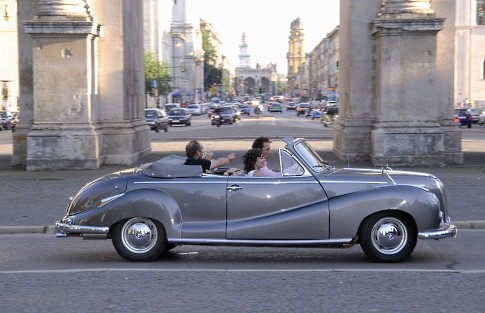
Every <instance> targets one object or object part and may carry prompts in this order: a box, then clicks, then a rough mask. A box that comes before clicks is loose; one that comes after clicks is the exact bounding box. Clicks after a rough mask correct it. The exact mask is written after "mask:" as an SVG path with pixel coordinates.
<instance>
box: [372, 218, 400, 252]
mask: <svg viewBox="0 0 485 313" xmlns="http://www.w3.org/2000/svg"><path fill="white" fill-rule="evenodd" d="M407 240H408V233H407V229H406V226H405V225H404V224H403V223H402V222H401V221H400V220H398V219H396V218H391V217H387V218H383V219H381V220H379V221H378V222H377V223H376V224H375V225H374V227H373V228H372V244H373V245H374V247H375V248H376V249H377V250H379V252H381V253H383V254H395V253H397V252H399V251H400V250H401V249H402V248H403V247H404V246H405V244H406V242H407Z"/></svg>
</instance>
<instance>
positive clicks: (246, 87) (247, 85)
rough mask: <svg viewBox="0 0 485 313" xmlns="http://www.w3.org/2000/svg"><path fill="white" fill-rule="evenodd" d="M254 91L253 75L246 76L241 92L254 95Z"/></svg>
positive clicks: (254, 81)
mask: <svg viewBox="0 0 485 313" xmlns="http://www.w3.org/2000/svg"><path fill="white" fill-rule="evenodd" d="M255 91H256V80H255V79H254V78H253V77H246V78H245V79H244V81H243V94H244V95H254V93H255Z"/></svg>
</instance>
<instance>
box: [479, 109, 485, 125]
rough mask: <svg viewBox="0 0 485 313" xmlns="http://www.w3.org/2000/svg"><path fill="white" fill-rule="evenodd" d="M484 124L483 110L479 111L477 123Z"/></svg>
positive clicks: (484, 115) (484, 111) (484, 113)
mask: <svg viewBox="0 0 485 313" xmlns="http://www.w3.org/2000/svg"><path fill="white" fill-rule="evenodd" d="M484 124H485V110H483V111H482V113H480V118H479V119H478V125H484Z"/></svg>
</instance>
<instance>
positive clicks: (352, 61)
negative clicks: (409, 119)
mask: <svg viewBox="0 0 485 313" xmlns="http://www.w3.org/2000/svg"><path fill="white" fill-rule="evenodd" d="M380 5H381V0H342V1H340V26H339V38H340V39H339V44H340V47H339V54H340V55H339V65H340V70H339V77H338V80H339V86H338V88H339V95H340V98H339V105H340V107H339V116H338V118H337V119H336V121H335V124H334V134H333V153H334V154H335V155H336V156H337V157H339V158H340V159H342V160H348V161H364V160H368V158H369V154H370V153H371V130H372V127H373V123H374V119H375V114H374V110H375V102H374V97H373V93H374V87H375V85H374V76H375V69H374V47H373V41H372V37H371V35H370V33H369V23H370V22H371V21H372V20H373V19H374V18H375V16H376V14H377V12H378V11H379V7H380Z"/></svg>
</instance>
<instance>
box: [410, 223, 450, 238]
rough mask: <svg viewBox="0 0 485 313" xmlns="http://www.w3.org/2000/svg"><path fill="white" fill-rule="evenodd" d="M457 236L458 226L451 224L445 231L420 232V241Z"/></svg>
mask: <svg viewBox="0 0 485 313" xmlns="http://www.w3.org/2000/svg"><path fill="white" fill-rule="evenodd" d="M456 234H457V228H456V226H455V225H452V224H450V225H449V226H448V228H445V229H439V230H435V231H429V232H419V233H418V238H419V239H441V238H448V237H452V236H456Z"/></svg>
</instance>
